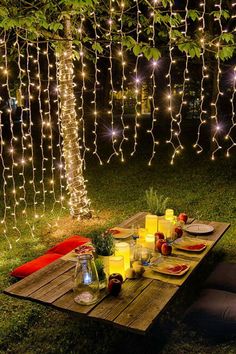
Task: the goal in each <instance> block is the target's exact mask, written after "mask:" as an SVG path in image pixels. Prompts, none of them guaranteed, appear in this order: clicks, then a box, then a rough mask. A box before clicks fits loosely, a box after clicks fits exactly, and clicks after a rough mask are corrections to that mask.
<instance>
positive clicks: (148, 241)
mask: <svg viewBox="0 0 236 354" xmlns="http://www.w3.org/2000/svg"><path fill="white" fill-rule="evenodd" d="M154 242H155V236H154V235H152V234H147V235H146V237H145V247H146V248H148V249H150V250H152V251H153V250H154Z"/></svg>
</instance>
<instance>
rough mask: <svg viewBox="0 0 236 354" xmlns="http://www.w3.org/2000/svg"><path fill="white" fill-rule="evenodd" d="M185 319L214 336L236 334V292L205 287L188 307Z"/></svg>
mask: <svg viewBox="0 0 236 354" xmlns="http://www.w3.org/2000/svg"><path fill="white" fill-rule="evenodd" d="M185 320H186V321H187V322H188V323H189V324H190V325H195V326H197V327H198V329H200V330H202V331H204V332H207V333H208V334H211V335H213V336H222V337H227V336H232V335H236V294H234V293H231V292H228V291H223V290H217V289H205V290H203V291H202V293H201V295H200V297H199V299H198V300H197V301H196V302H195V303H194V304H193V305H192V306H191V307H190V308H189V309H188V311H187V312H186V314H185Z"/></svg>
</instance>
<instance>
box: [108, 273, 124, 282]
mask: <svg viewBox="0 0 236 354" xmlns="http://www.w3.org/2000/svg"><path fill="white" fill-rule="evenodd" d="M111 279H118V280H119V281H120V282H121V283H123V277H122V275H121V274H120V273H112V274H110V275H109V278H108V281H110V280H111Z"/></svg>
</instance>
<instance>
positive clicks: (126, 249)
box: [115, 242, 130, 271]
mask: <svg viewBox="0 0 236 354" xmlns="http://www.w3.org/2000/svg"><path fill="white" fill-rule="evenodd" d="M115 256H123V257H124V268H125V271H126V270H127V269H128V268H130V246H129V244H128V243H127V242H118V243H116V246H115Z"/></svg>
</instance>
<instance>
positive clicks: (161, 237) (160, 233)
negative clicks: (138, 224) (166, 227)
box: [154, 232, 165, 240]
mask: <svg viewBox="0 0 236 354" xmlns="http://www.w3.org/2000/svg"><path fill="white" fill-rule="evenodd" d="M154 236H155V238H159V239H163V240H164V238H165V235H164V234H163V232H156V233H155V234H154Z"/></svg>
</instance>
